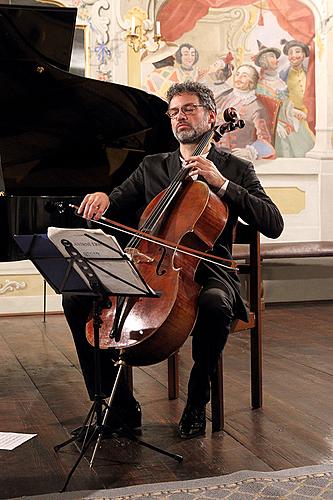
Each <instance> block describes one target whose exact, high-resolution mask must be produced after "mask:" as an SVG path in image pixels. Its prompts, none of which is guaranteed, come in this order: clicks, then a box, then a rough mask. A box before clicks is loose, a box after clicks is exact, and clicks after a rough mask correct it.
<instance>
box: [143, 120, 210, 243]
mask: <svg viewBox="0 0 333 500" xmlns="http://www.w3.org/2000/svg"><path fill="white" fill-rule="evenodd" d="M213 134H214V129H211V130H209V131H208V132H206V133H205V134H204V136H203V137H202V139H201V140H200V142H199V144H198V145H197V147H196V148H195V150H194V152H193V155H192V156H199V155H200V154H201V153H202V151H203V150H204V149H205V147H206V146H207V144H208V143H209V141H210V140H211V139H212V136H213ZM187 175H188V169H187V168H186V167H185V168H184V167H183V168H181V170H179V172H178V173H177V174H176V175H175V177H174V178H173V180H172V181H171V184H170V186H169V187H168V188H167V190H166V192H165V194H164V196H163V197H162V198H161V200H160V201H159V203H158V204H157V205H156V207H155V210H154V211H153V212H152V213H151V215H150V216H149V217H148V218H147V220H146V221H145V223H144V225H143V226H142V227H141V228H140V230H141V231H143V232H144V231H149V232H150V233H151V232H152V231H153V230H154V228H155V227H156V225H157V224H158V222H159V220H160V218H161V216H162V215H163V214H164V213H165V210H166V209H167V207H168V206H169V205H170V203H171V201H172V200H173V198H174V196H175V195H176V193H177V191H178V189H179V187H180V185H181V183H182V182H183V180H184V179H185V178H186V177H187Z"/></svg>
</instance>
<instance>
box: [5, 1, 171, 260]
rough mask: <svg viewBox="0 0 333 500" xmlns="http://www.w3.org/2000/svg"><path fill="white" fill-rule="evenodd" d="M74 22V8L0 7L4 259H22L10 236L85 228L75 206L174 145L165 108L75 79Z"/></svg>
mask: <svg viewBox="0 0 333 500" xmlns="http://www.w3.org/2000/svg"><path fill="white" fill-rule="evenodd" d="M75 19H76V9H73V8H59V7H46V6H34V7H33V6H9V5H0V89H1V91H0V110H1V117H0V161H1V164H0V167H1V166H2V175H1V168H0V193H1V194H2V196H0V231H1V238H0V260H2V261H6V260H16V259H19V258H21V257H22V256H21V255H20V254H19V253H18V250H17V249H16V246H15V244H14V242H13V240H12V235H13V234H33V233H43V232H45V231H46V229H47V227H48V226H50V225H52V226H59V227H75V226H78V225H80V223H81V224H82V223H83V221H82V222H81V221H80V219H78V218H77V217H75V216H74V215H73V214H72V211H71V210H70V209H68V208H66V207H67V204H68V202H69V201H70V202H75V203H78V202H79V201H80V200H81V199H82V197H83V196H84V195H85V194H86V193H88V192H94V191H105V192H109V191H110V190H111V189H112V188H113V187H114V186H116V185H117V184H119V183H120V182H121V181H122V180H123V179H125V178H126V177H127V176H128V175H130V173H131V172H132V171H133V170H134V169H135V168H136V166H137V165H138V163H139V162H140V160H141V159H142V157H143V156H144V155H146V154H151V153H155V152H159V151H167V150H172V149H175V147H176V143H175V141H174V139H173V136H172V134H171V131H170V123H169V121H168V119H167V117H166V116H165V111H166V108H167V105H166V103H165V102H164V101H163V100H161V99H159V98H158V97H155V96H153V95H150V94H147V93H145V92H143V91H141V90H139V89H134V88H131V87H126V86H123V85H118V84H113V83H107V82H101V81H97V80H92V79H88V78H84V77H80V76H77V75H75V74H71V73H70V72H69V71H68V69H69V64H70V58H71V50H72V42H73V35H74V29H75ZM59 203H60V205H62V210H61V211H60V213H59V211H58V210H57V206H59Z"/></svg>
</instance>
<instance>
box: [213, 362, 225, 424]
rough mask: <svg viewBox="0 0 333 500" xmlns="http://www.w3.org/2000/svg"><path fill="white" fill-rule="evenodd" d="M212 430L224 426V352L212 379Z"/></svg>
mask: <svg viewBox="0 0 333 500" xmlns="http://www.w3.org/2000/svg"><path fill="white" fill-rule="evenodd" d="M211 408H212V431H213V432H218V431H221V430H222V429H223V428H224V394H223V354H221V356H220V359H219V363H218V367H217V370H216V373H215V374H214V376H213V377H212V380H211Z"/></svg>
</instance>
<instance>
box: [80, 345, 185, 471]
mask: <svg viewBox="0 0 333 500" xmlns="http://www.w3.org/2000/svg"><path fill="white" fill-rule="evenodd" d="M117 363H118V365H119V368H118V372H117V376H116V379H115V382H114V385H113V388H112V393H111V395H110V397H109V399H108V401H107V407H106V410H105V413H104V418H103V422H102V426H101V428H102V431H101V432H100V433H99V435H98V438H97V441H96V444H95V447H94V451H93V454H92V457H91V460H90V464H89V465H90V467H92V465H93V461H94V458H95V454H96V451H97V448H98V446H99V443H100V441H101V438H102V435H103V427H104V424H105V422H106V419H107V417H108V413H109V411H110V408H111V405H112V401H113V398H114V394H115V390H116V387H117V385H118V382H119V378H120V374H121V371H122V370H123V368H124V366H125V365H126V363H125V361H124V360H123V357H122V351H120V355H119V361H118V362H117ZM117 436H118V437H127V438H128V439H130V440H131V441H134V442H135V443H138V444H140V445H142V446H145V447H146V448H150V449H151V450H154V451H157V452H158V453H161V454H162V455H166V456H168V457H170V458H174V459H175V460H177V462H182V461H183V457H182V456H181V455H178V454H177V453H171V452H169V451H167V450H163V449H162V448H159V447H157V446H154V445H152V444H150V443H147V442H146V441H143V440H142V439H139V438H137V437H136V436H135V435H134V434H133V432H131V430H130V429H129V428H128V426H126V425H124V426H123V427H122V428H121V429H120V430H117V431H115V432H114V437H117Z"/></svg>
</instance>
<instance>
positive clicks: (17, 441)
mask: <svg viewBox="0 0 333 500" xmlns="http://www.w3.org/2000/svg"><path fill="white" fill-rule="evenodd" d="M35 436H37V434H22V433H19V432H0V450H14V449H15V448H17V446H20V445H21V444H23V443H25V442H26V441H28V440H29V439H32V438H33V437H35Z"/></svg>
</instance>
